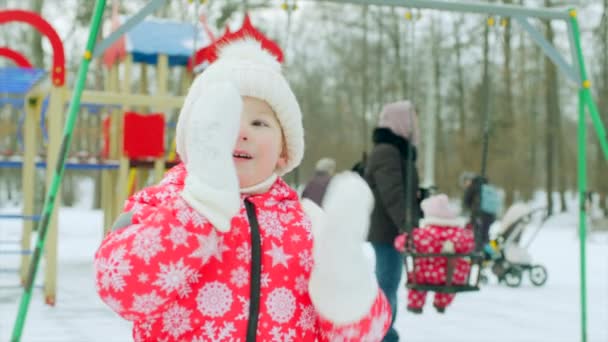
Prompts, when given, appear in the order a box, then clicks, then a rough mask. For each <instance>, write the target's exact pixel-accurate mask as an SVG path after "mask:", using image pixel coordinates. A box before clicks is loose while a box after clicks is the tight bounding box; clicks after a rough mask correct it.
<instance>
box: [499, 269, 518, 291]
mask: <svg viewBox="0 0 608 342" xmlns="http://www.w3.org/2000/svg"><path fill="white" fill-rule="evenodd" d="M503 279H504V281H505V284H507V286H509V287H519V285H521V270H520V269H519V268H517V267H509V269H507V271H506V272H505V274H504V276H503Z"/></svg>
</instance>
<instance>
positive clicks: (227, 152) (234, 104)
mask: <svg viewBox="0 0 608 342" xmlns="http://www.w3.org/2000/svg"><path fill="white" fill-rule="evenodd" d="M242 109H243V101H242V99H241V95H240V94H239V92H238V90H237V89H236V87H235V86H234V85H232V84H231V83H228V82H222V83H217V84H214V85H213V86H209V87H207V89H203V91H201V95H200V98H198V99H197V100H196V101H195V103H194V104H193V105H192V109H191V110H192V112H191V113H189V114H188V115H189V116H188V117H187V120H188V122H186V126H185V130H184V131H185V132H184V133H185V135H186V136H185V139H184V141H185V149H186V151H187V155H188V159H187V162H186V170H187V171H188V175H187V176H186V179H185V184H184V190H183V191H182V193H181V195H182V197H183V198H184V200H186V202H188V204H190V206H192V207H193V208H194V209H195V210H196V211H198V212H199V213H201V214H202V215H203V216H205V217H206V218H207V219H208V220H209V221H211V223H212V224H213V225H214V226H215V227H216V228H217V229H218V230H220V231H222V232H227V231H228V230H229V229H230V220H231V218H232V217H233V216H234V215H236V214H237V213H238V211H239V207H240V195H239V181H238V177H237V174H236V169H235V166H234V160H233V159H232V153H233V151H234V146H235V144H236V140H237V137H238V132H239V127H240V120H241V111H242Z"/></svg>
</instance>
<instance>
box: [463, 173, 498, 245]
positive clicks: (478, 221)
mask: <svg viewBox="0 0 608 342" xmlns="http://www.w3.org/2000/svg"><path fill="white" fill-rule="evenodd" d="M486 182H487V180H486V179H484V178H483V177H482V176H479V175H475V174H469V177H468V178H465V179H464V186H465V191H464V196H463V199H462V203H463V207H464V208H465V209H466V210H467V211H469V213H470V223H471V224H473V225H475V226H477V227H479V234H480V236H479V237H478V241H479V243H480V244H481V246H484V245H485V244H487V243H488V242H489V241H490V226H491V225H492V223H494V221H495V220H496V215H495V214H494V213H487V212H485V211H483V210H481V187H482V185H483V184H485V183H486Z"/></svg>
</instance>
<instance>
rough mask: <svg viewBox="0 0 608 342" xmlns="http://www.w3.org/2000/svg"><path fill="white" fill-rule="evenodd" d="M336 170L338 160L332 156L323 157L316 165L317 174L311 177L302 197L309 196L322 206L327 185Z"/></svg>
mask: <svg viewBox="0 0 608 342" xmlns="http://www.w3.org/2000/svg"><path fill="white" fill-rule="evenodd" d="M335 171H336V161H335V160H333V159H331V158H321V159H319V161H318V162H317V165H316V166H315V174H314V175H313V177H312V178H311V179H310V181H309V182H308V184H306V187H305V188H304V191H303V192H302V198H309V199H310V200H311V201H313V202H315V203H316V204H317V205H318V206H322V203H323V198H324V197H325V191H326V190H327V185H328V184H329V181H331V178H332V177H333V175H334V172H335Z"/></svg>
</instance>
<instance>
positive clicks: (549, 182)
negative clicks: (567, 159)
mask: <svg viewBox="0 0 608 342" xmlns="http://www.w3.org/2000/svg"><path fill="white" fill-rule="evenodd" d="M545 6H546V7H550V6H551V1H550V0H545ZM545 35H546V38H547V41H548V42H549V43H550V44H553V37H554V33H553V27H552V26H551V22H550V21H545ZM545 77H546V82H545V101H546V108H545V109H546V115H547V127H546V133H545V148H546V159H545V170H546V172H547V173H546V177H547V178H546V191H547V209H548V214H549V215H551V214H552V213H553V196H552V194H553V190H554V180H555V168H554V166H555V164H556V163H555V134H556V120H557V118H558V117H559V104H558V99H557V96H558V94H557V90H558V84H557V70H556V68H555V65H554V64H553V62H551V60H550V59H549V57H546V56H545Z"/></svg>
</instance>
